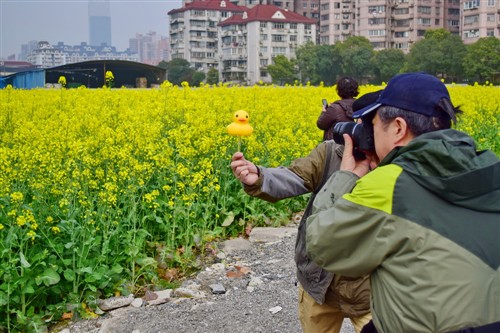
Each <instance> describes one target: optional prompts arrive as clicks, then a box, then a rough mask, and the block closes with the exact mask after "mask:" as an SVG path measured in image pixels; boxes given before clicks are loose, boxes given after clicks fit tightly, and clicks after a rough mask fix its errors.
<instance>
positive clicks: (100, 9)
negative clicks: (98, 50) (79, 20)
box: [89, 0, 111, 46]
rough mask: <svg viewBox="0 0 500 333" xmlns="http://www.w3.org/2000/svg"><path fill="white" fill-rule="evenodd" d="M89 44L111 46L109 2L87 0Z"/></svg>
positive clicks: (105, 0) (106, 0)
mask: <svg viewBox="0 0 500 333" xmlns="http://www.w3.org/2000/svg"><path fill="white" fill-rule="evenodd" d="M89 44H90V45H91V46H100V45H101V44H106V45H109V46H111V16H110V10H109V0H89Z"/></svg>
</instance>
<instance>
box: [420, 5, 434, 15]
mask: <svg viewBox="0 0 500 333" xmlns="http://www.w3.org/2000/svg"><path fill="white" fill-rule="evenodd" d="M417 12H419V13H420V14H430V13H431V7H428V6H418V8H417Z"/></svg>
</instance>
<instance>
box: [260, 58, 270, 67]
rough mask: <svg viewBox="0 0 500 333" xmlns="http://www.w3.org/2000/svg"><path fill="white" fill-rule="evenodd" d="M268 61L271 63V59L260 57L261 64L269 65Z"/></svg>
mask: <svg viewBox="0 0 500 333" xmlns="http://www.w3.org/2000/svg"><path fill="white" fill-rule="evenodd" d="M268 63H269V59H260V65H261V66H267V64H268Z"/></svg>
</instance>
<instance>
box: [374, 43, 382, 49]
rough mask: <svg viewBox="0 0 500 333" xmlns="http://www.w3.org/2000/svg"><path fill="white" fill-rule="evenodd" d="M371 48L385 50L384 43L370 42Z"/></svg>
mask: <svg viewBox="0 0 500 333" xmlns="http://www.w3.org/2000/svg"><path fill="white" fill-rule="evenodd" d="M372 46H373V48H374V49H383V48H385V42H372Z"/></svg>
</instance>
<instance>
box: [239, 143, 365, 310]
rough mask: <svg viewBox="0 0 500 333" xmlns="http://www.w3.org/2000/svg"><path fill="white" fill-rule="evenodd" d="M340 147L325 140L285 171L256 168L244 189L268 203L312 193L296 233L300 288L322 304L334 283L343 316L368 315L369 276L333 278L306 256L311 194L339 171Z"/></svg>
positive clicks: (281, 169)
mask: <svg viewBox="0 0 500 333" xmlns="http://www.w3.org/2000/svg"><path fill="white" fill-rule="evenodd" d="M343 148H344V147H343V146H339V145H337V144H335V142H333V141H331V140H330V141H325V142H323V143H321V144H319V145H318V146H317V147H316V148H315V149H313V150H312V151H311V153H310V154H309V155H308V156H306V157H303V158H298V159H296V160H294V161H293V162H292V164H291V165H290V166H289V167H288V168H285V167H279V168H264V167H261V166H259V173H260V176H259V180H258V181H257V183H256V184H255V185H252V186H246V185H245V186H244V189H245V191H246V192H247V193H248V194H250V195H252V196H254V197H258V198H261V199H263V200H266V201H270V202H276V201H278V200H281V199H284V198H289V197H293V196H297V195H301V194H305V193H311V192H312V193H313V194H312V196H311V199H310V200H309V204H308V206H307V208H306V210H305V212H304V215H303V217H302V220H301V222H300V225H299V230H298V233H297V241H296V244H295V262H296V264H297V279H298V280H299V282H300V284H301V286H302V288H304V290H305V291H306V292H307V293H308V294H309V295H310V296H311V297H312V298H314V300H315V301H316V302H317V303H318V304H323V302H324V300H325V294H326V292H327V290H328V288H329V287H330V285H331V284H332V283H333V286H334V290H333V292H334V295H335V302H337V303H338V305H339V307H341V309H342V311H343V313H344V314H347V315H349V316H354V317H357V316H361V315H364V314H366V313H368V312H370V286H369V278H368V275H365V276H363V277H361V278H356V279H353V278H347V277H342V276H339V275H335V276H334V274H332V273H330V272H327V271H325V270H324V269H322V268H321V267H319V266H318V265H316V264H315V263H314V262H313V261H312V260H311V259H310V258H309V257H308V256H307V253H306V224H305V221H306V219H307V217H308V216H309V215H310V214H311V210H312V202H313V198H314V195H315V193H316V192H317V191H319V190H320V188H321V186H322V185H323V184H324V183H325V182H326V180H327V179H328V178H329V176H330V175H331V174H333V172H334V171H336V170H338V169H339V167H340V162H341V158H342V153H343Z"/></svg>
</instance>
